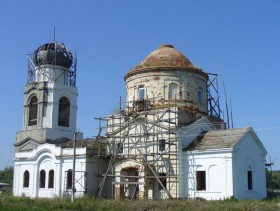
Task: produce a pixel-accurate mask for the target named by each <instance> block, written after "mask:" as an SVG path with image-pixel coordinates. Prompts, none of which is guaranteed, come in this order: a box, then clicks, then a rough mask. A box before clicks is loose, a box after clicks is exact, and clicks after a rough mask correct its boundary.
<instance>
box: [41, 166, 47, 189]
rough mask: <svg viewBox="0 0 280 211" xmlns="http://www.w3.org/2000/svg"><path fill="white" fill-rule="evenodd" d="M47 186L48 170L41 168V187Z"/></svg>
mask: <svg viewBox="0 0 280 211" xmlns="http://www.w3.org/2000/svg"><path fill="white" fill-rule="evenodd" d="M45 186H46V171H45V170H43V169H42V170H41V171H40V188H45Z"/></svg>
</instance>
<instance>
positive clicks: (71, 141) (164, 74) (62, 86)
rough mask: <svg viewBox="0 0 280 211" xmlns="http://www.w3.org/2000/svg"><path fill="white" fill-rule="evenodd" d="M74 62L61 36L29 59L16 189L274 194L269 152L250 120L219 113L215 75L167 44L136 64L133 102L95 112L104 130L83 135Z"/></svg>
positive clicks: (37, 193)
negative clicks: (237, 122)
mask: <svg viewBox="0 0 280 211" xmlns="http://www.w3.org/2000/svg"><path fill="white" fill-rule="evenodd" d="M76 67H77V58H76V56H73V54H72V53H71V51H70V50H69V49H68V48H67V47H66V46H65V45H64V44H59V43H57V42H50V43H47V44H44V45H42V46H40V47H39V48H38V49H36V50H35V51H34V54H33V56H32V58H30V60H29V65H28V82H27V84H26V86H25V90H24V114H23V128H22V130H21V131H19V132H17V135H16V142H15V144H14V145H15V156H14V162H15V166H14V185H13V194H14V196H22V195H24V196H28V197H31V198H37V197H44V198H52V197H67V196H69V195H70V194H71V192H72V190H75V191H74V192H75V196H84V195H90V196H94V197H106V198H115V199H120V198H130V199H142V198H147V199H165V198H197V197H199V198H205V199H207V200H219V199H225V198H229V197H235V198H237V199H245V198H251V199H261V198H265V197H266V175H265V156H266V154H267V152H266V149H265V148H264V146H263V144H262V143H261V141H260V140H259V138H258V137H257V135H256V133H255V132H254V130H253V129H252V128H251V127H245V128H232V129H230V128H228V127H227V124H226V123H225V122H224V121H223V119H222V118H221V110H220V107H219V96H215V94H217V93H216V91H217V87H216V86H215V83H216V80H217V75H215V74H210V73H205V72H204V71H203V70H202V69H200V68H198V67H196V66H194V65H193V64H192V63H191V62H190V61H189V59H188V58H187V57H186V56H184V55H183V54H182V53H181V52H180V51H178V50H177V49H175V48H174V46H172V45H169V44H168V45H161V46H160V47H159V48H158V49H156V50H154V51H153V52H152V53H150V54H149V55H148V56H147V57H146V58H145V59H144V60H143V61H142V62H141V63H140V64H138V65H137V66H136V67H134V68H132V69H130V70H129V71H128V73H127V74H126V75H125V76H124V80H125V83H126V99H125V102H124V103H122V100H120V102H121V103H120V109H119V110H118V111H116V112H115V114H113V115H108V116H106V117H98V118H96V119H98V120H99V125H100V130H99V133H98V134H97V136H96V137H95V138H94V139H93V138H90V139H84V138H83V134H82V133H81V132H79V133H78V132H77V131H76V121H77V97H78V91H77V87H76V73H77V68H76ZM81 74H82V73H81Z"/></svg>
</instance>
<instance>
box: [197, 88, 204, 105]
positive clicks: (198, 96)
mask: <svg viewBox="0 0 280 211" xmlns="http://www.w3.org/2000/svg"><path fill="white" fill-rule="evenodd" d="M197 101H198V102H199V103H203V89H202V88H201V87H199V88H198V91H197Z"/></svg>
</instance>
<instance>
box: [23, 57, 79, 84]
mask: <svg viewBox="0 0 280 211" xmlns="http://www.w3.org/2000/svg"><path fill="white" fill-rule="evenodd" d="M55 59H56V58H54V60H53V64H51V65H52V68H51V70H49V71H45V69H44V68H42V65H38V66H36V65H35V64H34V62H33V55H30V57H29V58H28V71H27V72H28V78H27V83H33V82H36V81H37V80H38V78H44V77H47V78H48V79H49V80H50V79H51V80H52V81H56V80H57V79H58V78H60V77H63V78H64V82H65V84H66V85H69V86H74V87H75V86H76V72H77V56H76V55H75V57H73V60H72V65H71V67H70V68H69V69H67V70H66V69H65V70H64V71H63V73H62V74H61V75H59V76H56V75H55V71H56V69H57V68H56V67H55V66H56V61H55Z"/></svg>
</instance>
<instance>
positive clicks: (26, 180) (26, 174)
mask: <svg viewBox="0 0 280 211" xmlns="http://www.w3.org/2000/svg"><path fill="white" fill-rule="evenodd" d="M23 187H24V188H28V187H29V171H27V170H26V171H25V172H24V174H23Z"/></svg>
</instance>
